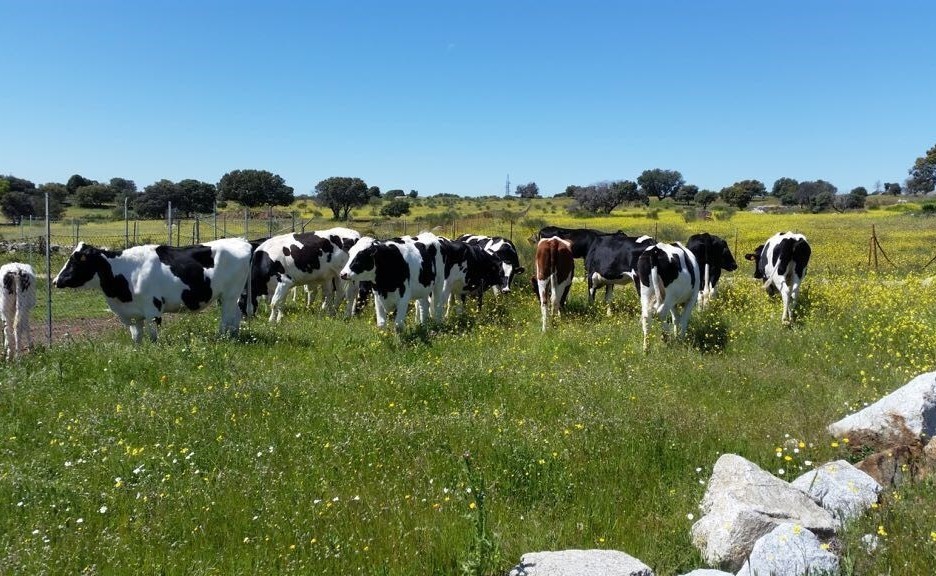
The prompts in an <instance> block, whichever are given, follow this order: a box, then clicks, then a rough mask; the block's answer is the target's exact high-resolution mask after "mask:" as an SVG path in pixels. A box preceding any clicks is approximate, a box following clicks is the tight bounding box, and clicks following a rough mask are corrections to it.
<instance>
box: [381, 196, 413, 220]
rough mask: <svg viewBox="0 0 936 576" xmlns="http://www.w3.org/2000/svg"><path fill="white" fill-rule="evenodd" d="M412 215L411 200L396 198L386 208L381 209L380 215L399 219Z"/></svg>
mask: <svg viewBox="0 0 936 576" xmlns="http://www.w3.org/2000/svg"><path fill="white" fill-rule="evenodd" d="M409 213H410V203H409V200H403V199H402V198H394V199H393V200H391V201H390V202H389V203H387V205H386V206H384V207H383V208H381V209H380V215H381V216H385V217H389V218H399V217H400V216H405V215H406V214H409Z"/></svg>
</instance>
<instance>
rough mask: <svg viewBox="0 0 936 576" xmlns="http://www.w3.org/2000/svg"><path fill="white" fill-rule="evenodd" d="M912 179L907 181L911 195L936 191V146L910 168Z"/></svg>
mask: <svg viewBox="0 0 936 576" xmlns="http://www.w3.org/2000/svg"><path fill="white" fill-rule="evenodd" d="M909 172H910V178H908V179H907V190H908V191H909V192H911V193H916V194H925V193H926V192H929V191H931V190H934V189H936V146H933V147H932V148H930V149H929V150H927V151H926V155H925V156H920V157H919V158H917V159H916V161H915V162H914V163H913V167H912V168H910V170H909Z"/></svg>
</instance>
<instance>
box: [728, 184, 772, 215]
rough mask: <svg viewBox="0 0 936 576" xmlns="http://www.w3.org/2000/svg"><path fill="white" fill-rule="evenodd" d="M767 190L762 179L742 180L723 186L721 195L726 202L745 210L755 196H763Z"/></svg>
mask: <svg viewBox="0 0 936 576" xmlns="http://www.w3.org/2000/svg"><path fill="white" fill-rule="evenodd" d="M766 192H767V189H766V188H765V187H764V184H763V182H761V181H760V180H741V181H740V182H735V183H734V184H732V185H731V186H728V187H727V188H722V190H721V193H720V195H721V199H722V200H723V201H724V202H725V204H728V205H729V206H737V207H738V208H740V209H741V210H744V209H745V208H747V207H748V204H750V203H751V200H753V199H754V197H755V196H763V195H764V194H765V193H766Z"/></svg>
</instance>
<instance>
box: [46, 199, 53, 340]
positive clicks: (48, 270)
mask: <svg viewBox="0 0 936 576" xmlns="http://www.w3.org/2000/svg"><path fill="white" fill-rule="evenodd" d="M51 246H52V223H51V221H50V220H49V192H48V191H46V193H45V260H46V278H47V279H48V281H47V282H46V321H47V328H48V330H47V335H48V338H49V348H51V347H52V248H51Z"/></svg>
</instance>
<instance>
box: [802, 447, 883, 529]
mask: <svg viewBox="0 0 936 576" xmlns="http://www.w3.org/2000/svg"><path fill="white" fill-rule="evenodd" d="M791 484H792V485H793V487H795V488H799V489H800V490H802V491H803V492H805V493H806V494H808V495H809V497H810V498H812V499H813V500H814V501H815V502H816V503H817V504H819V505H820V506H822V507H823V508H825V509H826V510H828V511H829V512H830V513H831V514H832V516H833V517H834V518H835V519H836V520H837V521H838V523H839V525H841V524H843V523H844V522H845V521H846V520H851V519H852V518H855V517H856V516H859V515H860V514H861V513H863V512H864V511H865V510H867V509H868V508H870V507H871V505H872V504H874V503H875V502H877V499H878V494H879V493H880V492H881V489H882V487H881V484H880V483H878V482H876V481H875V480H874V478H872V477H871V476H869V475H868V474H866V473H864V472H862V471H861V470H859V469H858V468H855V467H854V466H852V465H851V464H849V463H848V462H846V461H845V460H837V461H835V462H828V463H826V464H823V465H822V466H820V467H819V468H817V469H815V470H810V471H809V472H807V473H805V474H803V475H802V476H800V477H799V478H797V479H796V480H794V481H793V482H791Z"/></svg>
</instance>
